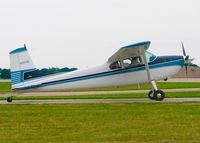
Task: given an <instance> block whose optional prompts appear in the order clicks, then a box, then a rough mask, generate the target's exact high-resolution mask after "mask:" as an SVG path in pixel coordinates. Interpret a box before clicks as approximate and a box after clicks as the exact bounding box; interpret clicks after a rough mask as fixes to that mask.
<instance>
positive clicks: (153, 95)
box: [148, 81, 165, 101]
mask: <svg viewBox="0 0 200 143" xmlns="http://www.w3.org/2000/svg"><path fill="white" fill-rule="evenodd" d="M151 85H152V90H151V91H150V92H149V94H148V97H149V99H151V100H156V101H162V100H164V98H165V93H164V92H163V91H162V90H158V88H157V86H156V82H155V81H151Z"/></svg>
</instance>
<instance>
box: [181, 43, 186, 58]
mask: <svg viewBox="0 0 200 143" xmlns="http://www.w3.org/2000/svg"><path fill="white" fill-rule="evenodd" d="M181 45H182V49H183V55H184V57H185V56H186V51H185V47H184V45H183V42H181Z"/></svg>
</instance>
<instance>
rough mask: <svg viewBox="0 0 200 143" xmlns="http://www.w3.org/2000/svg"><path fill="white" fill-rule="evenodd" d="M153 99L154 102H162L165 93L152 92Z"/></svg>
mask: <svg viewBox="0 0 200 143" xmlns="http://www.w3.org/2000/svg"><path fill="white" fill-rule="evenodd" d="M154 98H155V100H156V101H162V100H163V99H164V98H165V93H164V92H163V91H162V90H156V91H154Z"/></svg>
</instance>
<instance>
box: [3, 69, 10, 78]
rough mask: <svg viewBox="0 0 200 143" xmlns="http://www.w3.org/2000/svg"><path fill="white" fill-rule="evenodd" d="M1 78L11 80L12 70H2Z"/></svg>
mask: <svg viewBox="0 0 200 143" xmlns="http://www.w3.org/2000/svg"><path fill="white" fill-rule="evenodd" d="M1 78H2V79H10V69H3V70H1Z"/></svg>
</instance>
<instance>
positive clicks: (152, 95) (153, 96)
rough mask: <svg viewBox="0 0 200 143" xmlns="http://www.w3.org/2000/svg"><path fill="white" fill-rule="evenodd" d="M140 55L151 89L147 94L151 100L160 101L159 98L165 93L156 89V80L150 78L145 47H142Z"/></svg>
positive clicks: (161, 98)
mask: <svg viewBox="0 0 200 143" xmlns="http://www.w3.org/2000/svg"><path fill="white" fill-rule="evenodd" d="M142 57H143V61H144V64H145V68H146V72H147V77H148V81H149V83H150V84H151V88H152V90H151V91H150V92H149V94H148V96H149V98H150V99H151V100H156V101H161V100H163V99H164V97H165V93H164V92H163V91H161V90H158V88H157V85H156V82H155V81H154V80H152V77H151V73H150V69H149V64H148V61H147V57H146V54H145V48H144V47H143V48H142Z"/></svg>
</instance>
